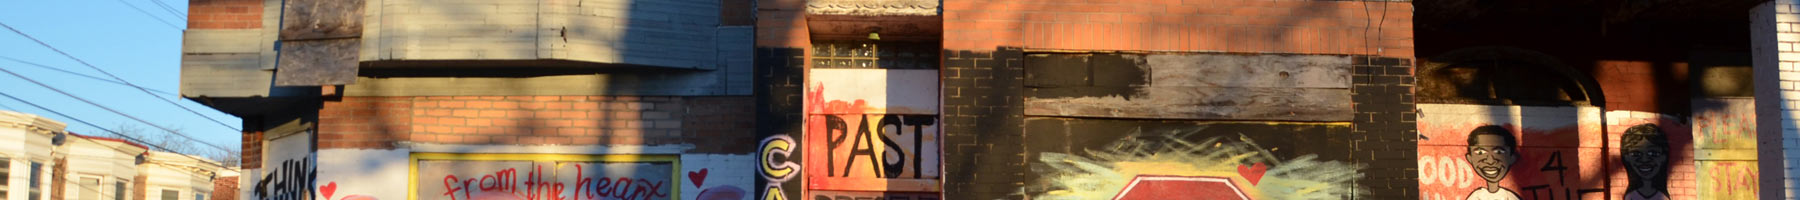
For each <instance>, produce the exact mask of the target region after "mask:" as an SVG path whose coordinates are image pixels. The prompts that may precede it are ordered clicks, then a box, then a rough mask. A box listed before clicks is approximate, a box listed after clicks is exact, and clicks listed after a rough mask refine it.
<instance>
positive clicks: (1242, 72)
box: [1146, 54, 1353, 88]
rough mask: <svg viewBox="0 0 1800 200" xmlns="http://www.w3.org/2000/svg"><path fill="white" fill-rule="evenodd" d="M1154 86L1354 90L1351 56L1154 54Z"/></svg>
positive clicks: (1151, 58) (1151, 57)
mask: <svg viewBox="0 0 1800 200" xmlns="http://www.w3.org/2000/svg"><path fill="white" fill-rule="evenodd" d="M1146 57H1147V58H1146V60H1147V64H1148V65H1149V66H1150V85H1152V86H1162V87H1256V88H1278V87H1279V88H1285V87H1292V88H1350V66H1351V65H1352V64H1353V63H1352V62H1351V60H1350V57H1348V56H1320V55H1254V56H1247V55H1233V54H1151V55H1148V56H1146Z"/></svg>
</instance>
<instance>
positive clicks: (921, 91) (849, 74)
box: [806, 69, 938, 115]
mask: <svg viewBox="0 0 1800 200" xmlns="http://www.w3.org/2000/svg"><path fill="white" fill-rule="evenodd" d="M807 76H808V77H810V80H809V81H808V82H807V84H806V91H807V98H808V102H809V104H814V103H816V105H809V106H822V107H821V108H822V109H809V110H808V111H807V113H808V114H860V113H885V114H926V115H936V114H937V112H938V70H916V69H905V70H903V69H811V70H808V73H807ZM815 98H816V99H815ZM815 100H816V101H815Z"/></svg>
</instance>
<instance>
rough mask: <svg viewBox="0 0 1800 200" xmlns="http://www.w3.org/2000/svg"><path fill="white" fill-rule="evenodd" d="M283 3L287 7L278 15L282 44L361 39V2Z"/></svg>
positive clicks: (311, 0) (301, 0) (314, 0)
mask: <svg viewBox="0 0 1800 200" xmlns="http://www.w3.org/2000/svg"><path fill="white" fill-rule="evenodd" d="M284 2H286V3H285V4H284V7H283V9H282V13H281V14H282V17H281V40H312V39H334V38H356V37H359V36H362V33H363V7H364V5H363V0H287V1H284ZM351 55H355V54H351Z"/></svg>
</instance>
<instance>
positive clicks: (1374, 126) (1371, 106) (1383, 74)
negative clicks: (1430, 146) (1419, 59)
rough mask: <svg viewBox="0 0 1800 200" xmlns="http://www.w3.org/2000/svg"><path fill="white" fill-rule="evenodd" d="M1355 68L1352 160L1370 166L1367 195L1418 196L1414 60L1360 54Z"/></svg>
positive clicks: (1364, 181)
mask: <svg viewBox="0 0 1800 200" xmlns="http://www.w3.org/2000/svg"><path fill="white" fill-rule="evenodd" d="M1352 59H1355V61H1356V64H1355V66H1353V67H1352V69H1353V71H1352V75H1351V88H1350V91H1351V97H1350V99H1351V100H1352V101H1355V104H1354V105H1353V107H1354V108H1355V110H1356V120H1355V121H1353V122H1352V123H1351V126H1352V127H1354V130H1352V132H1351V135H1352V136H1351V138H1350V143H1351V147H1350V150H1351V151H1350V152H1352V154H1351V156H1350V157H1351V158H1352V162H1355V163H1359V164H1367V165H1368V166H1369V169H1367V170H1364V173H1365V174H1366V176H1363V178H1362V179H1360V180H1357V184H1358V185H1362V186H1365V187H1367V188H1368V189H1369V190H1370V192H1369V194H1370V196H1367V197H1369V198H1368V199H1418V198H1419V167H1418V166H1419V165H1418V157H1419V150H1418V143H1419V136H1418V135H1419V129H1418V128H1419V127H1418V122H1417V121H1416V120H1417V118H1418V111H1417V110H1416V109H1415V108H1414V106H1413V105H1414V104H1413V102H1414V101H1413V88H1414V83H1415V82H1416V81H1415V80H1414V78H1413V63H1412V61H1411V60H1407V59H1401V58H1387V57H1366V56H1357V57H1355V58H1352Z"/></svg>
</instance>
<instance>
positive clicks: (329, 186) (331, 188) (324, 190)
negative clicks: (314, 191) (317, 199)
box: [319, 182, 337, 199]
mask: <svg viewBox="0 0 1800 200" xmlns="http://www.w3.org/2000/svg"><path fill="white" fill-rule="evenodd" d="M332 192H337V182H331V183H326V184H325V186H319V194H325V199H331V193H332Z"/></svg>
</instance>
